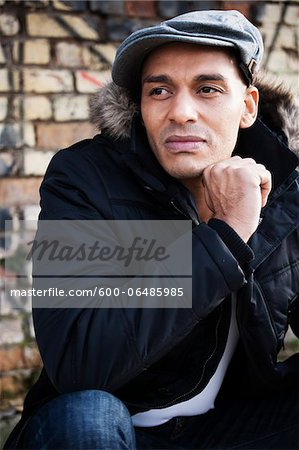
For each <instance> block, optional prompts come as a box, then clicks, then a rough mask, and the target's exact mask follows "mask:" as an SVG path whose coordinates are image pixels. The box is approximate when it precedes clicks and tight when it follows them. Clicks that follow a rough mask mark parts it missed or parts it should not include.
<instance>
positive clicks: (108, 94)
mask: <svg viewBox="0 0 299 450" xmlns="http://www.w3.org/2000/svg"><path fill="white" fill-rule="evenodd" d="M254 84H255V85H256V87H257V88H258V89H259V92H260V114H261V116H262V118H263V121H264V122H265V124H266V125H267V126H268V127H269V128H270V129H271V130H273V131H275V132H277V133H281V131H283V133H284V134H285V136H286V138H287V140H288V145H289V147H290V149H291V150H293V152H294V153H296V154H297V155H299V127H298V105H296V103H295V100H294V96H293V94H292V93H291V91H290V90H289V89H288V88H287V87H286V86H284V85H283V83H282V82H281V81H279V80H278V79H276V78H274V77H271V76H269V75H268V74H265V73H263V72H261V73H260V74H259V75H258V76H257V79H256V81H255V83H254ZM137 111H138V106H137V105H136V103H135V102H134V100H133V99H132V98H131V97H130V95H129V93H128V91H127V90H126V89H124V88H122V87H120V86H117V85H116V84H115V83H113V82H110V83H107V84H106V85H104V86H103V88H101V89H100V90H99V91H98V92H97V94H95V96H94V97H93V98H92V100H91V103H90V116H91V121H92V123H94V124H96V126H97V128H98V129H99V130H105V131H106V132H107V133H108V134H109V135H110V136H111V137H113V138H114V139H120V138H128V137H129V136H130V131H131V123H132V119H133V116H134V114H135V113H136V112H137Z"/></svg>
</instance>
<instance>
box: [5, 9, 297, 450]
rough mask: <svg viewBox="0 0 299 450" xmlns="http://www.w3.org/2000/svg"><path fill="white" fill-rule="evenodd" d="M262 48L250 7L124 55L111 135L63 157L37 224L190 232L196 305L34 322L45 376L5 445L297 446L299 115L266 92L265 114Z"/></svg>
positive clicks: (146, 41) (128, 44) (171, 25)
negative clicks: (188, 228)
mask: <svg viewBox="0 0 299 450" xmlns="http://www.w3.org/2000/svg"><path fill="white" fill-rule="evenodd" d="M262 53H263V45H262V39H261V36H260V34H259V32H258V30H257V29H256V28H255V27H254V26H253V25H252V24H251V23H250V22H248V21H247V20H246V19H245V18H244V17H243V16H242V15H241V14H240V13H238V12H236V11H226V12H223V11H200V12H192V13H189V14H185V15H182V16H179V17H176V18H174V19H171V20H169V21H166V22H164V23H162V24H161V25H157V26H154V27H151V28H146V29H143V30H140V31H137V32H135V33H133V34H132V35H131V36H130V37H129V38H128V39H126V40H125V41H124V43H123V44H122V45H121V46H120V48H119V50H118V52H117V55H116V59H115V62H114V65H113V70H112V77H113V80H114V83H112V84H110V85H109V86H108V87H106V88H105V89H103V90H102V91H101V92H100V94H99V96H98V98H97V100H95V102H94V105H93V115H94V120H95V121H97V122H98V123H99V125H100V128H101V130H102V134H101V135H98V136H96V137H95V138H94V139H91V140H86V141H83V142H81V143H79V144H76V145H74V146H73V147H71V148H70V149H67V150H64V151H62V152H59V153H58V154H57V155H56V156H55V157H54V158H53V160H52V162H51V164H50V166H49V168H48V171H47V173H46V176H45V179H44V182H43V184H42V187H41V208H42V209H41V216H40V218H41V219H42V220H45V219H48V220H49V219H51V220H52V219H87V220H91V219H92V220H123V219H126V220H131V219H138V220H145V221H146V220H159V219H163V220H168V221H173V220H180V219H186V218H187V219H189V220H192V223H193V229H192V258H193V269H192V282H193V295H192V307H191V308H183V309H180V308H169V309H159V308H156V309H143V308H115V309H109V308H106V309H101V308H98V309H92V308H86V309H84V308H82V309H79V308H78V309H59V308H58V309H51V310H47V309H37V310H36V311H34V320H35V329H36V336H37V342H38V345H39V348H40V352H41V355H42V358H43V361H44V365H45V368H44V370H43V372H42V374H41V377H40V379H39V381H38V382H37V384H36V385H35V386H34V387H33V389H32V390H31V392H30V393H29V394H28V396H27V399H26V401H25V408H24V414H23V418H22V421H21V424H19V426H18V427H17V429H16V430H15V431H14V433H13V435H12V437H11V440H10V442H9V443H8V444H7V448H31V449H33V448H45V449H46V448H47V449H49V448H51V449H53V448H55V449H57V448H61V449H62V448H80V449H81V448H98V449H105V450H107V449H121V448H122V449H134V448H139V449H144V448H148V449H151V448H155V449H161V448H163V449H164V448H172V449H178V448H184V449H185V448H186V449H187V448H193V449H199V448H201V449H203V448H204V449H206V448H213V449H214V448H215V449H216V448H217V449H219V448H221V449H224V448H227V449H228V448H229V449H231V448H243V449H249V448H255V449H257V448H258V449H268V450H269V449H274V448H280V449H281V448H284V449H287V448H296V447H297V444H298V442H297V438H298V434H297V433H298V428H296V425H298V422H297V415H296V414H297V413H296V405H297V407H298V403H297V401H296V364H297V362H298V358H297V356H298V355H294V356H292V357H291V358H289V359H288V360H287V361H285V362H284V363H278V362H277V354H278V352H279V350H280V349H281V347H282V345H283V340H284V336H285V333H286V330H287V328H288V325H289V324H291V326H292V328H293V330H294V331H295V332H297V333H298V319H299V317H298V314H297V317H295V316H296V308H297V312H298V299H299V297H298V293H299V276H298V275H299V268H298V267H299V266H298V254H299V252H298V223H299V220H298V219H299V195H298V183H299V179H298V173H297V171H296V166H297V164H298V157H297V156H296V155H295V152H294V150H295V148H294V145H293V144H294V142H293V141H292V139H293V137H292V135H291V133H290V127H288V126H287V124H288V123H289V125H290V123H291V120H289V119H290V117H291V115H292V114H294V117H295V109H294V107H293V106H292V100H291V98H290V96H289V94H288V93H287V92H285V91H284V90H283V89H280V90H278V89H277V88H275V87H273V86H272V87H271V86H270V87H263V89H262V90H261V92H262V97H263V98H262V100H261V105H260V116H261V117H259V118H258V119H257V115H258V101H259V91H258V88H257V87H256V86H255V85H254V80H255V77H256V72H257V68H258V66H259V64H260V62H261V59H262ZM266 97H268V98H270V101H271V102H272V104H270V105H269V104H266ZM273 99H276V100H277V103H278V105H279V108H278V106H274V104H273ZM283 103H284V104H285V106H283ZM284 107H285V108H287V110H288V116H289V117H288V120H287V119H286V117H285V112H283V108H284ZM272 108H273V111H274V114H272V113H271V109H272ZM278 109H279V111H280V115H278V112H277V111H278ZM263 114H264V116H263ZM273 115H274V119H273ZM263 120H264V121H265V123H264V122H263ZM288 144H289V145H291V144H292V145H293V149H292V150H293V151H291V150H289V149H288ZM296 430H297V431H296Z"/></svg>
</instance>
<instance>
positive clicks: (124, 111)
mask: <svg viewBox="0 0 299 450" xmlns="http://www.w3.org/2000/svg"><path fill="white" fill-rule="evenodd" d="M136 111H137V105H136V104H135V102H134V101H133V100H132V99H131V98H130V96H129V94H128V92H127V90H126V89H124V88H122V87H120V86H117V85H116V84H115V83H113V82H112V81H111V82H110V83H107V84H105V85H104V86H103V87H102V88H101V89H99V91H98V92H97V93H96V95H94V96H93V97H92V98H91V101H90V119H91V122H92V123H94V124H95V125H96V126H97V128H98V130H99V131H101V130H105V131H106V132H107V133H108V134H109V135H110V136H111V137H112V138H114V139H119V138H127V137H130V131H131V123H132V119H133V116H134V114H135V112H136Z"/></svg>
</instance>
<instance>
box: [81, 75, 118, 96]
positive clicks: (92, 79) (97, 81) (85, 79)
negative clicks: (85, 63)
mask: <svg viewBox="0 0 299 450" xmlns="http://www.w3.org/2000/svg"><path fill="white" fill-rule="evenodd" d="M110 78H111V73H110V70H106V71H104V72H98V71H92V70H89V71H88V70H79V71H77V72H76V87H77V91H78V92H82V93H94V92H95V90H96V89H98V88H99V87H101V86H102V85H103V83H105V82H106V81H107V80H109V79H110Z"/></svg>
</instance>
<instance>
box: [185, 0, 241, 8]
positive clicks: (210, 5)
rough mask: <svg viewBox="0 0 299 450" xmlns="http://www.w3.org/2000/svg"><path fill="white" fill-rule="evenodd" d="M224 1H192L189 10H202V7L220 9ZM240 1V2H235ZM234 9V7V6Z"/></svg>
mask: <svg viewBox="0 0 299 450" xmlns="http://www.w3.org/2000/svg"><path fill="white" fill-rule="evenodd" d="M223 3H225V2H221V4H220V2H217V1H212V0H206V1H192V2H190V9H189V10H190V11H196V10H204V9H222V8H221V7H222V4H223ZM236 3H240V2H236ZM234 9H235V8H234Z"/></svg>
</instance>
